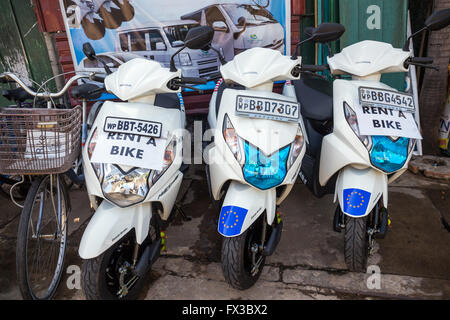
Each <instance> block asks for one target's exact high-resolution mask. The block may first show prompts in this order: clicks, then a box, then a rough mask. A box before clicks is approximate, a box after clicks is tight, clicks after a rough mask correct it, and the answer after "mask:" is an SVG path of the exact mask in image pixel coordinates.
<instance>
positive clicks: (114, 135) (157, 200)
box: [79, 27, 214, 299]
mask: <svg viewBox="0 0 450 320" xmlns="http://www.w3.org/2000/svg"><path fill="white" fill-rule="evenodd" d="M213 34H214V30H213V29H212V28H210V27H197V28H193V29H191V30H190V31H189V32H188V34H187V35H186V39H185V44H184V47H187V48H190V49H201V48H204V47H205V46H207V45H209V43H210V42H211V40H212V37H213ZM184 47H182V48H181V49H180V50H179V51H178V52H177V53H179V52H180V51H181V50H182V49H183V48H184ZM84 52H85V54H86V56H87V57H89V58H90V59H95V58H96V56H95V52H94V51H93V49H92V47H91V46H90V45H89V44H85V47H84ZM177 53H175V54H174V56H175V55H176V54H177ZM174 56H173V57H172V63H171V69H170V70H169V69H166V68H164V67H162V66H161V65H160V64H159V63H158V62H155V61H151V60H146V59H140V58H138V59H133V60H130V61H129V62H127V63H124V64H123V65H121V66H120V67H119V68H118V69H117V71H116V72H114V73H112V74H110V75H108V76H107V77H106V78H104V79H103V80H104V84H105V90H106V91H108V92H111V93H113V94H115V95H116V96H117V97H118V98H119V99H121V100H123V101H128V102H112V101H107V102H105V103H104V104H103V106H102V107H101V109H100V111H99V112H98V114H97V116H96V118H95V120H94V123H93V125H92V128H91V130H90V132H89V134H88V139H87V144H86V146H85V147H84V148H83V151H82V156H83V169H84V173H85V178H86V186H87V190H88V194H89V199H90V202H91V206H92V207H93V208H94V209H95V214H94V216H93V217H92V218H91V220H90V222H89V224H88V226H87V228H86V230H85V232H84V234H83V238H82V239H81V243H80V247H79V254H80V256H81V258H83V259H84V263H83V268H82V285H83V290H84V292H85V295H86V297H87V298H89V299H132V298H136V297H137V295H138V294H139V291H140V288H141V287H142V285H143V282H144V281H143V279H144V275H145V274H146V273H147V271H148V270H149V269H150V267H151V265H152V264H153V263H154V262H155V260H156V259H157V258H158V256H159V253H160V251H161V249H162V248H163V246H164V238H163V237H162V236H164V235H161V234H160V230H161V227H163V222H164V221H166V220H167V219H168V218H169V215H170V213H171V211H172V208H173V207H174V204H175V200H176V197H177V194H178V190H179V188H180V185H181V182H182V179H183V173H182V172H181V171H180V170H181V167H182V136H183V129H184V127H185V111H184V107H183V106H182V105H181V106H180V100H179V97H178V96H177V94H176V92H179V91H180V87H190V86H188V85H187V83H190V84H204V83H206V81H205V80H203V79H199V78H183V77H182V76H181V71H179V70H176V68H175V64H174V62H173V61H174V60H173V59H174ZM100 62H101V61H100ZM92 80H95V81H101V80H102V78H101V77H100V76H97V77H95V78H94V79H92ZM87 90H89V89H87ZM91 93H92V92H91Z"/></svg>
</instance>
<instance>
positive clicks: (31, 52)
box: [0, 0, 55, 106]
mask: <svg viewBox="0 0 450 320" xmlns="http://www.w3.org/2000/svg"><path fill="white" fill-rule="evenodd" d="M3 71H11V72H14V73H17V74H19V75H20V77H21V78H22V80H24V81H27V82H28V83H29V84H30V83H31V82H30V81H29V80H28V79H33V80H34V81H36V82H37V83H39V84H41V83H43V82H44V81H45V80H47V79H49V78H51V77H52V69H51V66H50V61H49V58H48V53H47V47H46V45H45V40H44V38H43V36H42V34H41V33H40V32H39V29H38V26H37V22H36V15H35V12H34V4H33V1H31V0H0V72H3ZM35 86H36V85H35ZM7 87H8V85H1V86H0V89H2V90H3V89H6V88H7ZM49 87H50V89H51V90H54V89H55V84H54V82H53V81H52V82H50V83H49ZM10 103H11V102H9V101H8V100H6V99H4V98H3V97H2V96H0V106H4V105H7V104H10Z"/></svg>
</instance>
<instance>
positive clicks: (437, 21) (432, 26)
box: [403, 9, 450, 52]
mask: <svg viewBox="0 0 450 320" xmlns="http://www.w3.org/2000/svg"><path fill="white" fill-rule="evenodd" d="M449 24H450V9H443V10H439V11H436V12H434V13H433V14H431V16H429V17H428V19H427V20H426V21H425V27H423V28H422V29H420V30H419V31H416V32H415V33H413V34H412V35H410V36H409V37H408V39H407V40H406V42H405V45H404V46H403V51H406V52H408V51H409V40H410V39H411V38H413V37H414V36H416V35H418V34H419V33H421V32H423V31H424V30H430V31H436V30H441V29H444V28H445V27H446V26H448V25H449Z"/></svg>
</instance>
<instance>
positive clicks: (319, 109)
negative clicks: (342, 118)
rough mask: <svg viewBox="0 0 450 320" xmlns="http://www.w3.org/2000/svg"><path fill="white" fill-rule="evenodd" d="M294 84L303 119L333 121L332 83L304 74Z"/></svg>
mask: <svg viewBox="0 0 450 320" xmlns="http://www.w3.org/2000/svg"><path fill="white" fill-rule="evenodd" d="M293 84H294V88H295V94H296V95H297V99H298V101H300V104H301V113H302V116H303V117H305V118H308V119H312V120H318V121H326V120H332V119H333V84H332V83H331V82H330V81H327V80H325V79H321V78H319V77H316V76H313V75H308V74H304V75H302V77H301V78H300V80H294V81H293Z"/></svg>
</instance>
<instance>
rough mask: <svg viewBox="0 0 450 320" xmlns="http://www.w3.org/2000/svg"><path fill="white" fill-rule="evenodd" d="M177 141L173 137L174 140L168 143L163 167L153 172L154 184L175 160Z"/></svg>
mask: <svg viewBox="0 0 450 320" xmlns="http://www.w3.org/2000/svg"><path fill="white" fill-rule="evenodd" d="M176 147H177V141H176V138H173V139H172V141H170V143H169V144H168V145H167V147H166V151H165V152H164V160H163V168H162V169H161V170H160V171H156V170H154V171H153V172H152V184H154V183H155V182H156V181H158V179H159V178H160V177H161V176H162V175H163V174H164V173H165V172H166V171H167V169H168V168H169V167H170V165H171V164H172V163H173V161H174V160H175V156H176Z"/></svg>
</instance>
